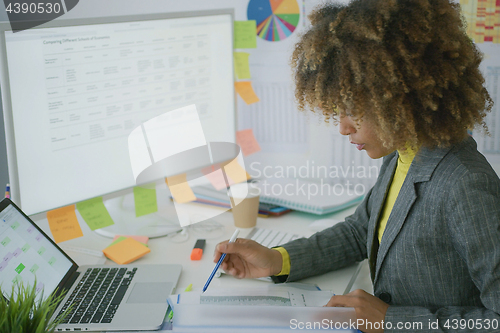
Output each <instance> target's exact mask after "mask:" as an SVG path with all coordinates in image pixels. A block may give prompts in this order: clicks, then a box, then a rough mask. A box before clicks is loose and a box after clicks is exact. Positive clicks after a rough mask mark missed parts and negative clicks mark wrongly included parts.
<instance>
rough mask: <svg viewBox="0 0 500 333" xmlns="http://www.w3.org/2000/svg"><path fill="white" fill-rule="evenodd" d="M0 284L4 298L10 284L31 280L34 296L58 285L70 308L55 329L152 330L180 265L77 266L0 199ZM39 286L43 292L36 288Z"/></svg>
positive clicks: (164, 309)
mask: <svg viewBox="0 0 500 333" xmlns="http://www.w3.org/2000/svg"><path fill="white" fill-rule="evenodd" d="M0 258H2V259H1V262H0V286H1V287H2V293H3V294H4V296H5V297H7V298H8V297H10V293H11V292H12V285H13V284H15V283H18V282H23V283H24V284H25V285H26V284H30V285H33V283H34V282H35V277H36V290H37V291H39V292H40V293H39V297H46V296H48V295H49V294H50V293H52V292H53V291H55V290H57V291H61V290H64V291H65V292H67V293H66V295H65V297H64V299H63V300H62V301H61V302H60V304H59V305H58V307H57V309H56V311H55V312H54V315H53V317H52V318H51V320H54V319H55V318H56V317H57V315H58V314H59V313H61V311H63V312H65V311H66V312H67V309H68V306H69V305H70V304H72V303H74V304H75V305H74V306H73V307H72V310H73V311H71V313H70V314H69V315H67V316H66V318H65V319H64V321H63V323H62V324H60V325H58V326H57V328H56V331H118V330H119V331H127V330H157V329H159V328H160V326H161V325H162V324H163V320H164V317H165V314H166V312H167V308H168V305H167V298H168V296H169V295H170V294H171V293H172V291H173V288H174V287H175V286H176V284H177V281H178V280H179V277H180V274H181V269H182V266H181V265H133V264H128V265H93V266H78V265H77V264H76V263H75V262H74V261H73V260H72V259H71V258H70V257H69V256H68V255H67V254H66V253H64V251H62V250H61V249H60V248H59V247H58V246H57V245H56V244H55V243H54V242H53V241H52V240H51V239H50V237H48V236H47V235H46V234H45V233H44V232H43V231H42V230H41V229H40V228H38V226H37V225H36V224H35V223H34V222H33V221H32V220H31V219H30V218H29V217H28V216H26V215H25V214H24V213H23V212H22V211H21V210H20V209H19V208H18V207H17V206H16V205H15V204H14V203H13V202H12V201H10V200H9V199H3V200H2V201H1V202H0ZM42 291H43V293H42Z"/></svg>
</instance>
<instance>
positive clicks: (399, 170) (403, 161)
mask: <svg viewBox="0 0 500 333" xmlns="http://www.w3.org/2000/svg"><path fill="white" fill-rule="evenodd" d="M398 153H399V157H398V165H397V167H396V171H395V172H394V177H393V178H392V183H391V186H390V187H389V191H388V192H387V197H386V198H385V203H384V207H383V209H382V213H381V214H380V219H379V224H378V230H377V237H378V241H379V243H380V242H381V241H382V235H383V234H384V230H385V226H386V224H387V220H388V219H389V216H390V215H391V211H392V207H394V203H395V202H396V199H397V198H398V194H399V191H400V190H401V186H403V183H404V181H405V178H406V174H407V173H408V170H409V169H410V165H411V162H412V161H413V158H414V157H415V154H416V151H414V150H411V149H406V150H405V151H399V150H398Z"/></svg>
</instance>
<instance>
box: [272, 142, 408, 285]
mask: <svg viewBox="0 0 500 333" xmlns="http://www.w3.org/2000/svg"><path fill="white" fill-rule="evenodd" d="M398 153H399V157H398V165H397V166H396V171H395V172H394V177H393V178H392V183H391V186H390V187H389V192H388V193H387V197H386V199H385V203H384V207H383V209H382V213H381V214H380V220H379V225H378V230H377V237H378V241H379V242H380V241H381V240H382V235H383V234H384V230H385V226H386V225H387V220H388V219H389V216H390V215H391V211H392V207H394V203H395V202H396V199H397V197H398V194H399V191H400V190H401V186H403V182H404V181H405V178H406V175H407V174H408V170H409V169H410V165H411V162H413V158H415V155H416V153H417V152H416V151H415V150H412V149H410V148H407V149H406V150H405V151H399V150H398ZM273 250H276V251H278V252H279V253H281V256H282V258H283V264H282V265H281V272H279V274H278V276H280V275H288V274H290V266H291V264H290V255H289V254H288V252H287V250H285V248H283V247H276V248H274V249H273Z"/></svg>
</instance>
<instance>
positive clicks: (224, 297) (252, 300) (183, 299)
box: [178, 288, 333, 307]
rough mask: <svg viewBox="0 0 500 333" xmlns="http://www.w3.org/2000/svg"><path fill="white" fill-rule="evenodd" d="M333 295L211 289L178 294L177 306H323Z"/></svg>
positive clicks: (300, 291)
mask: <svg viewBox="0 0 500 333" xmlns="http://www.w3.org/2000/svg"><path fill="white" fill-rule="evenodd" d="M332 296H333V293H332V292H330V291H321V290H315V291H311V290H301V289H297V288H247V289H244V288H238V289H236V288H235V289H216V288H212V289H209V290H207V291H206V292H205V293H201V292H195V291H192V292H185V293H181V294H179V297H178V304H205V305H230V306H235V305H249V306H302V307H304V306H323V305H325V304H326V303H328V301H329V300H330V298H331V297H332Z"/></svg>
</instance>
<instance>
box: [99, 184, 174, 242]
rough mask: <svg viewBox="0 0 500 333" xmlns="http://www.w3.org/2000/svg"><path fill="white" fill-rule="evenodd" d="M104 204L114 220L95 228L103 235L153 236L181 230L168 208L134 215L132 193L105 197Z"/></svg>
mask: <svg viewBox="0 0 500 333" xmlns="http://www.w3.org/2000/svg"><path fill="white" fill-rule="evenodd" d="M162 199H163V200H168V199H166V198H162ZM158 200H160V198H158ZM104 205H105V206H106V209H107V210H108V212H109V215H110V216H111V218H112V219H113V221H114V222H115V224H113V225H111V226H109V227H105V228H101V229H97V230H95V232H96V233H97V234H99V235H102V236H104V237H109V238H114V237H115V236H116V235H127V236H147V237H149V238H154V237H162V236H166V235H168V234H172V233H175V232H178V231H180V230H182V228H181V227H180V225H179V223H178V222H177V221H175V216H176V215H175V213H174V214H173V215H172V212H170V214H168V210H161V209H159V210H158V212H156V213H152V214H148V215H143V216H139V217H136V216H135V205H134V194H133V193H128V194H125V195H122V196H118V197H116V198H112V199H107V200H105V202H104ZM158 207H160V205H158ZM173 216H174V217H173Z"/></svg>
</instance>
